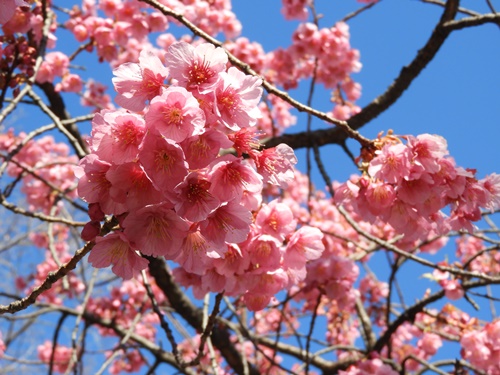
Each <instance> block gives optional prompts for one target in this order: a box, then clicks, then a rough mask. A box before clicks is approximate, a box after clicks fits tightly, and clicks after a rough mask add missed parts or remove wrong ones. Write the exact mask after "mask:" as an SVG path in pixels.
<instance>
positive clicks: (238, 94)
mask: <svg viewBox="0 0 500 375" xmlns="http://www.w3.org/2000/svg"><path fill="white" fill-rule="evenodd" d="M220 75H221V77H222V80H221V81H220V82H219V83H218V84H217V86H216V89H215V108H214V109H215V112H216V114H217V115H218V116H219V117H220V119H221V121H222V123H223V124H224V125H225V126H226V127H228V128H229V129H231V130H233V131H238V130H240V129H241V128H247V127H250V126H253V125H255V124H256V123H257V119H258V118H260V117H261V112H260V109H259V107H258V104H259V101H260V97H261V96H262V87H261V84H262V81H261V79H260V78H257V77H254V76H249V75H246V74H245V73H243V72H241V71H240V70H238V69H237V68H235V67H230V68H229V69H228V71H227V73H226V72H223V73H220Z"/></svg>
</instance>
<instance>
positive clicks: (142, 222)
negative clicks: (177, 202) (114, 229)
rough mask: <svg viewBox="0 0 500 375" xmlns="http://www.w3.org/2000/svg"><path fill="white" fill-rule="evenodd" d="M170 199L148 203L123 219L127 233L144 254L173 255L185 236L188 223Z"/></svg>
mask: <svg viewBox="0 0 500 375" xmlns="http://www.w3.org/2000/svg"><path fill="white" fill-rule="evenodd" d="M172 208H173V207H172V205H171V204H170V203H162V204H157V205H149V206H145V207H143V208H141V209H139V210H137V211H132V212H130V213H129V214H128V216H127V217H126V218H125V220H124V221H123V227H124V228H125V230H124V234H125V235H126V236H127V238H128V239H129V240H130V241H131V242H133V243H134V244H135V245H136V246H137V248H138V250H140V252H141V253H143V254H145V255H152V256H155V257H156V256H164V257H165V258H166V259H174V258H175V257H176V256H177V255H179V252H180V245H181V244H182V241H183V240H184V238H185V237H186V235H187V233H188V229H189V224H188V223H187V222H186V221H184V220H182V219H181V218H180V217H179V216H178V215H177V214H176V213H175V212H174V211H173V209H172Z"/></svg>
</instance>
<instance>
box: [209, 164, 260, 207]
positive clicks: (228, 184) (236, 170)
mask: <svg viewBox="0 0 500 375" xmlns="http://www.w3.org/2000/svg"><path fill="white" fill-rule="evenodd" d="M209 174H210V182H211V183H212V185H211V186H210V193H212V194H213V195H214V196H215V197H217V198H218V199H219V200H220V201H230V200H232V199H241V197H242V196H243V191H244V190H246V191H249V192H253V193H258V192H260V191H261V190H262V177H261V176H260V175H258V174H257V172H256V171H255V170H254V169H253V168H252V167H251V166H249V165H248V164H247V163H243V162H242V161H241V159H238V158H236V157H235V156H233V155H226V156H223V157H221V158H218V159H217V160H216V161H215V162H214V163H213V164H212V166H211V168H210V172H209Z"/></svg>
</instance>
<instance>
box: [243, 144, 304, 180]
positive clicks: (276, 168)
mask: <svg viewBox="0 0 500 375" xmlns="http://www.w3.org/2000/svg"><path fill="white" fill-rule="evenodd" d="M251 155H252V157H253V158H254V160H255V165H256V166H257V172H259V173H260V174H261V175H262V177H263V178H264V183H270V184H273V185H276V186H279V187H281V188H283V189H286V188H287V187H288V184H289V183H290V182H292V181H293V179H294V177H295V174H294V172H293V166H294V165H295V164H297V157H296V156H295V153H294V152H293V149H292V148H291V147H290V146H288V145H286V144H284V143H281V144H279V145H278V146H276V147H274V148H268V149H265V150H264V151H262V152H260V153H257V152H253V153H252V154H251Z"/></svg>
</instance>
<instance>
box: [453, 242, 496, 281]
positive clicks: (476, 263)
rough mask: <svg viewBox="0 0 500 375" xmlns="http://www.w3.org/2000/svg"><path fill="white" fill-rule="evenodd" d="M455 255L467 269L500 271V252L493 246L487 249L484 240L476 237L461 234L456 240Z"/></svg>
mask: <svg viewBox="0 0 500 375" xmlns="http://www.w3.org/2000/svg"><path fill="white" fill-rule="evenodd" d="M456 246H457V248H456V255H457V258H458V259H459V260H460V263H461V264H467V265H468V267H467V270H469V271H476V272H480V273H484V274H486V275H488V274H490V275H498V274H499V273H500V252H499V251H498V250H496V249H495V248H492V249H490V250H487V247H486V244H485V243H484V241H483V240H482V239H480V238H477V237H472V236H465V235H464V236H461V237H459V238H458V239H457V241H456Z"/></svg>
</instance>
